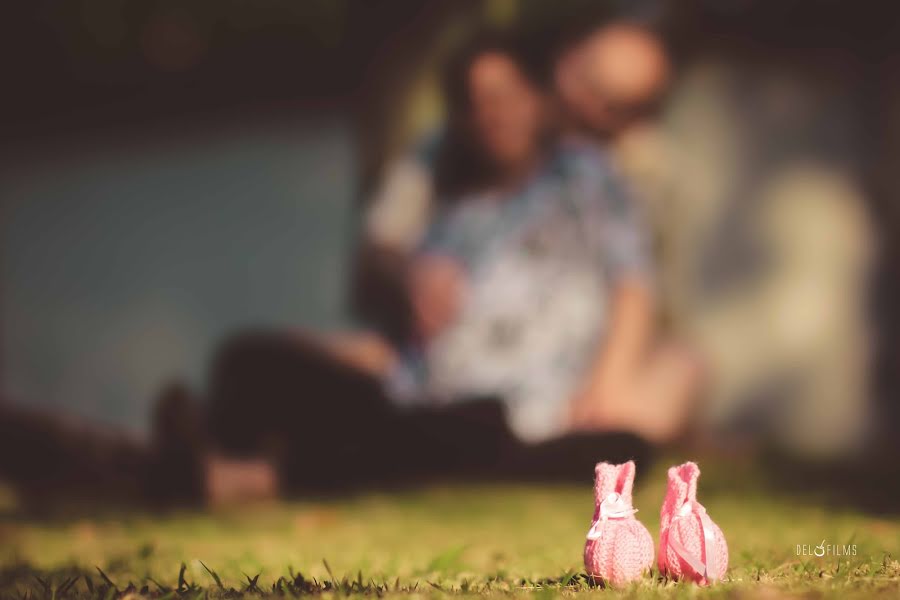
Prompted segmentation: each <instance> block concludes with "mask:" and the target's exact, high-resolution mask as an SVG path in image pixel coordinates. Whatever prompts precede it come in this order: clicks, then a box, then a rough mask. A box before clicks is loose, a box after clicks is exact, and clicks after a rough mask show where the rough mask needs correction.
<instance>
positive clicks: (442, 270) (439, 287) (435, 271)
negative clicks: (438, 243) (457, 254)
mask: <svg viewBox="0 0 900 600" xmlns="http://www.w3.org/2000/svg"><path fill="white" fill-rule="evenodd" d="M465 279H466V278H465V273H464V272H463V269H462V266H461V265H460V264H459V263H458V262H457V261H455V260H454V259H452V258H450V257H448V256H440V255H427V256H423V257H421V258H418V259H416V261H415V262H414V263H413V265H412V267H411V269H410V273H409V297H410V304H411V306H412V310H413V318H414V320H415V324H416V332H417V333H418V334H419V336H420V337H421V338H422V339H423V340H426V341H427V340H430V339H433V338H434V337H435V336H437V335H438V334H439V333H440V332H441V331H443V330H444V329H445V328H446V327H447V326H448V325H450V324H451V323H452V322H453V321H454V319H456V317H457V316H458V314H459V310H460V308H461V306H462V298H463V294H464V292H465V283H466V281H465Z"/></svg>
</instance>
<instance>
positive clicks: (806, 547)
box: [797, 540, 856, 558]
mask: <svg viewBox="0 0 900 600" xmlns="http://www.w3.org/2000/svg"><path fill="white" fill-rule="evenodd" d="M797 556H816V557H819V558H822V557H823V556H856V544H826V543H825V540H822V543H821V544H819V545H818V546H813V545H811V544H797Z"/></svg>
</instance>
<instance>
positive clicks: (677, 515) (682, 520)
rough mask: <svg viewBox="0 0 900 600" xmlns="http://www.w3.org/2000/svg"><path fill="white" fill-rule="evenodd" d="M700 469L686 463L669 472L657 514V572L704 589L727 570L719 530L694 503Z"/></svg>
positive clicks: (724, 546)
mask: <svg viewBox="0 0 900 600" xmlns="http://www.w3.org/2000/svg"><path fill="white" fill-rule="evenodd" d="M699 478H700V468H699V467H698V466H697V465H696V464H695V463H692V462H686V463H684V464H683V465H679V466H677V467H671V468H670V469H669V485H668V489H667V491H666V499H665V501H664V502H663V506H662V510H661V511H660V527H659V572H660V573H662V574H664V575H667V576H669V577H672V578H673V579H685V580H689V581H694V582H696V583H699V584H701V585H708V584H710V583H713V582H715V581H716V580H719V579H721V578H722V577H724V576H725V571H727V570H728V544H727V543H726V542H725V536H724V535H723V534H722V530H721V529H719V526H718V525H716V524H715V523H713V521H712V519H710V518H709V515H707V514H706V509H705V508H704V507H703V505H702V504H700V503H699V502H697V480H698V479H699Z"/></svg>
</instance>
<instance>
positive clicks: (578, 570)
mask: <svg viewBox="0 0 900 600" xmlns="http://www.w3.org/2000/svg"><path fill="white" fill-rule="evenodd" d="M701 467H703V465H702V464H701ZM664 474H665V465H664V464H659V465H658V466H657V467H655V468H654V469H653V470H652V472H651V473H648V474H647V477H645V478H644V479H643V480H642V481H640V482H639V483H640V485H639V487H638V489H637V491H636V496H635V505H636V507H637V508H638V509H640V512H639V513H638V517H639V518H640V519H641V520H642V521H643V522H644V523H645V524H646V525H647V527H648V528H649V529H650V531H651V532H652V533H653V534H654V537H656V534H657V529H658V524H659V505H660V503H661V500H662V497H663V492H664V489H665V477H664ZM589 479H590V473H589V474H587V477H586V481H585V483H584V485H582V486H572V485H568V486H506V485H505V486H466V487H429V488H426V489H421V490H411V491H405V492H395V493H390V494H387V493H373V494H366V495H361V496H356V497H351V498H342V499H331V500H315V501H312V500H310V501H297V502H292V503H282V504H272V505H266V506H255V507H244V508H234V509H228V510H219V511H216V512H213V513H196V512H179V513H172V514H168V515H165V516H159V515H149V514H146V513H133V512H111V511H107V512H105V513H103V514H99V513H97V512H96V511H94V512H93V514H91V516H89V517H87V516H84V514H87V513H82V514H81V515H80V516H73V515H71V514H70V515H68V516H56V517H53V518H43V519H34V518H26V517H23V516H21V515H20V513H19V511H17V509H15V508H8V509H7V510H6V512H5V513H4V514H3V516H2V517H0V597H3V598H7V597H12V598H24V597H28V598H41V597H47V598H51V597H56V598H70V597H71V598H76V597H79V598H80V597H85V598H111V597H114V596H115V595H116V594H117V592H118V595H119V596H129V595H131V596H135V597H138V596H140V595H146V596H154V597H169V598H175V597H188V598H194V597H204V596H206V595H208V596H209V597H220V596H221V597H225V596H237V595H239V594H240V593H245V594H248V595H249V594H257V593H259V594H263V593H266V594H271V593H273V592H274V593H278V594H283V595H286V596H291V595H296V596H299V595H304V594H320V593H321V594H325V595H329V596H335V595H357V594H367V595H378V596H391V595H403V596H420V597H421V596H429V597H437V596H441V595H447V594H452V595H509V594H513V595H526V594H536V595H539V596H541V597H543V596H548V595H555V594H557V593H560V594H563V595H568V596H573V595H588V594H590V595H595V594H597V595H599V594H603V595H604V597H634V598H669V597H691V598H704V597H720V596H721V597H745V596H746V597H758V596H764V597H769V598H779V597H792V596H803V597H820V596H821V597H835V598H845V597H859V598H870V597H878V596H881V597H897V596H900V562H898V560H897V559H896V558H895V557H900V520H898V519H897V518H896V517H890V516H889V517H885V516H881V517H879V516H872V515H865V514H862V513H860V512H857V511H854V510H853V509H851V508H847V507H843V508H841V507H833V506H832V507H828V506H826V505H825V504H824V503H823V502H822V501H820V500H818V499H817V498H816V497H815V496H814V495H809V496H805V497H788V496H786V495H782V494H777V493H773V492H767V491H763V489H762V487H763V486H761V485H759V484H756V485H754V484H752V483H750V482H749V481H752V479H750V480H748V478H747V476H746V473H745V472H743V471H741V469H738V468H735V469H730V468H721V469H719V470H718V471H715V470H714V469H712V468H710V469H707V471H706V472H705V473H704V475H703V476H702V477H701V479H700V494H699V497H700V500H701V502H703V503H704V504H705V505H706V507H707V509H708V511H709V514H710V515H711V516H712V517H713V518H714V519H715V520H716V521H717V522H718V523H719V524H720V526H721V527H722V529H723V531H724V532H725V534H726V536H727V537H728V542H729V545H730V550H731V563H730V565H731V566H730V570H729V575H728V578H727V579H726V580H725V581H723V582H721V583H719V584H718V585H716V586H714V587H713V588H710V589H700V588H697V587H696V586H693V585H691V584H680V583H675V582H667V581H664V580H662V579H660V578H658V577H657V576H656V574H655V573H654V574H653V575H652V576H647V577H646V578H645V579H644V580H642V581H640V582H638V583H635V584H633V585H632V586H630V587H628V588H625V589H621V590H608V589H603V588H598V587H593V586H590V585H588V583H587V581H586V580H585V578H584V577H583V575H582V570H583V567H582V563H581V552H582V547H583V543H584V534H585V532H586V530H587V528H588V526H589V525H590V517H591V512H592V508H593V504H592V502H593V500H592V496H591V494H592V491H591V485H590V481H589ZM823 540H825V542H826V543H827V544H842V545H843V544H855V547H856V555H855V556H841V557H835V556H825V557H822V558H817V557H815V556H798V554H797V546H798V544H801V545H804V544H805V545H807V546H808V547H809V549H810V550H811V549H812V548H813V547H814V546H816V545H818V544H819V543H821V542H822V541H823ZM201 561H202V562H201ZM182 565H184V568H183V570H182Z"/></svg>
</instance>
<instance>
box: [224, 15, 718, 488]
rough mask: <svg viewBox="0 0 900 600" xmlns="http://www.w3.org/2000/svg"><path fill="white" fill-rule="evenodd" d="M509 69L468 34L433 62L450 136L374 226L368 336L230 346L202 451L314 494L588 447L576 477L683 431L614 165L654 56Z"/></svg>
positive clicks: (649, 278)
mask: <svg viewBox="0 0 900 600" xmlns="http://www.w3.org/2000/svg"><path fill="white" fill-rule="evenodd" d="M524 54H525V53H524V52H523V51H522V48H521V47H520V46H519V44H518V43H517V42H516V40H515V39H514V38H511V37H508V36H506V35H503V34H498V33H482V34H479V35H478V36H475V37H473V38H472V39H471V40H469V42H468V43H467V44H465V45H464V46H463V47H461V48H460V49H459V50H458V51H457V52H456V53H455V54H454V55H453V56H452V58H451V60H450V61H448V63H447V65H446V68H445V72H444V81H443V84H444V88H443V93H444V99H445V104H446V121H445V124H444V126H443V127H442V128H441V129H440V130H439V131H438V132H436V133H434V134H432V135H429V136H426V138H425V139H423V140H422V141H421V142H420V143H419V144H417V145H416V146H415V148H414V149H413V150H412V151H410V152H409V153H408V155H407V156H405V157H403V158H402V159H400V160H398V161H396V162H394V163H393V164H391V165H389V166H388V168H387V169H386V170H385V175H384V177H383V178H382V181H381V183H380V184H379V186H378V187H377V190H376V193H375V194H374V195H373V198H372V200H371V202H370V203H369V205H368V207H367V212H366V215H365V218H364V236H363V237H364V239H363V241H362V244H361V248H362V252H361V260H360V266H359V275H360V276H359V277H358V280H359V281H360V282H361V284H360V286H359V290H360V294H358V296H359V297H361V298H362V300H361V301H360V302H359V303H358V304H359V305H360V307H361V312H362V313H363V314H364V316H366V317H367V318H368V322H369V323H371V324H372V329H371V330H370V331H367V332H363V333H358V332H353V333H342V334H335V335H324V336H319V335H316V336H309V335H304V336H302V337H300V336H281V337H280V338H279V339H277V340H276V339H273V338H272V337H269V336H265V335H255V336H254V335H244V336H240V337H239V338H236V339H235V340H232V342H231V343H230V344H228V345H227V346H226V347H225V348H224V349H223V350H222V352H221V353H220V355H219V357H218V359H217V361H216V364H215V366H214V370H213V373H212V382H211V389H210V407H209V408H210V419H211V429H212V434H213V438H214V441H215V443H217V444H219V445H220V446H221V447H223V448H225V449H231V450H236V451H245V452H260V451H263V452H275V453H276V455H277V456H279V457H280V458H279V462H280V464H281V466H282V470H284V469H287V470H288V471H290V470H291V468H289V467H286V464H288V463H290V464H293V470H294V472H296V473H302V475H298V477H300V478H301V479H304V480H306V481H311V480H316V481H321V482H322V483H323V484H325V483H334V482H331V481H330V480H329V477H335V478H340V477H346V476H350V477H359V476H360V475H362V474H363V473H364V472H367V473H366V474H365V475H363V477H364V479H365V478H366V477H370V478H371V479H372V480H373V481H375V480H377V481H381V480H384V479H385V474H386V469H388V470H389V469H390V468H393V469H394V470H396V471H397V474H398V475H401V474H400V472H401V471H404V469H403V468H400V466H399V465H401V464H403V465H408V466H409V467H410V472H412V473H413V474H427V472H428V471H429V469H433V470H436V471H448V470H449V471H453V470H454V469H457V470H460V471H473V470H474V471H482V472H484V473H485V474H490V475H492V476H493V475H496V473H497V472H498V471H505V472H508V473H513V472H515V471H517V470H520V471H528V470H529V469H536V468H537V466H536V465H537V464H538V462H539V460H538V458H537V457H538V454H536V453H539V454H540V456H541V457H550V456H553V455H554V454H553V450H552V448H554V447H558V446H554V444H558V441H559V440H565V439H567V438H568V439H574V438H578V439H580V440H591V442H590V444H589V447H590V450H588V451H587V454H588V455H589V459H588V460H589V461H595V460H598V459H600V458H606V459H613V458H615V459H618V458H627V457H631V456H634V455H635V454H636V453H639V450H636V447H635V446H634V443H633V442H626V441H625V440H641V441H642V442H640V443H644V442H649V443H650V444H659V443H664V442H667V441H670V440H672V439H674V438H675V437H676V436H678V435H679V434H680V433H682V432H683V430H684V428H685V426H686V424H687V422H688V418H689V415H690V413H691V407H692V401H693V399H694V398H695V397H696V392H697V388H698V385H699V383H700V376H701V370H700V368H699V365H698V362H697V361H696V360H695V359H694V357H693V355H692V354H691V353H690V352H689V351H688V350H687V349H685V348H683V347H680V346H679V345H678V344H675V343H673V342H671V341H667V340H664V339H662V336H661V335H660V334H659V332H658V329H657V325H656V323H657V320H656V318H655V306H656V304H657V302H656V298H655V297H654V285H653V259H652V248H651V247H650V246H651V243H650V239H649V237H650V236H649V235H648V232H647V231H646V230H645V227H644V225H643V224H642V221H641V218H640V212H641V207H640V206H639V205H638V204H637V203H636V199H635V198H633V197H632V195H631V194H630V193H629V187H630V186H629V183H628V182H627V181H624V180H623V177H622V175H621V174H620V173H619V171H617V169H616V167H615V165H614V160H613V158H612V156H611V153H610V152H609V151H608V149H607V145H608V143H609V142H610V141H611V140H612V139H613V138H615V136H617V135H620V134H621V133H622V132H623V131H625V130H626V129H627V128H628V127H630V126H631V125H632V124H634V123H635V122H637V121H639V120H640V119H641V118H644V117H645V116H646V115H647V114H648V113H649V111H650V109H652V107H653V105H654V103H655V102H656V101H657V99H658V98H659V97H660V95H661V94H662V92H663V90H664V88H665V84H666V81H667V78H668V74H669V73H668V71H669V65H668V61H667V57H666V53H665V51H664V49H663V46H662V44H661V43H660V41H659V39H658V38H657V37H656V36H655V35H654V34H653V33H652V32H650V31H648V30H646V29H644V28H641V27H638V26H635V25H630V24H613V25H608V26H606V27H603V28H601V29H599V30H596V31H593V32H591V33H590V34H588V35H584V36H581V37H579V38H578V39H575V40H571V41H570V42H569V43H568V44H567V45H566V46H565V47H563V48H562V49H561V50H560V51H559V52H558V54H557V55H556V57H555V59H554V61H553V62H552V66H551V67H550V69H549V70H548V71H549V73H544V74H543V76H541V75H538V74H536V73H535V68H534V66H533V65H530V64H529V63H528V62H527V61H526V60H525V59H524V58H523V56H524ZM248 432H253V433H252V434H251V433H248ZM591 444H592V445H591ZM599 448H605V449H601V450H598V449H599ZM597 452H601V453H606V454H607V455H606V456H600V455H599V454H597ZM325 455H327V459H326V460H324V461H317V457H322V456H325ZM317 462H318V463H319V464H320V466H322V469H321V470H323V472H319V473H318V474H315V473H316V472H317V471H318V470H320V469H319V467H317V466H316V465H317ZM551 462H552V461H551ZM386 463H387V464H390V465H392V467H390V468H388V467H387V466H386ZM590 464H592V463H590ZM416 465H418V467H416ZM335 466H338V467H339V471H341V472H339V473H334V472H329V470H330V471H333V470H334V469H333V468H332V467H335ZM349 467H357V469H355V472H354V474H351V475H347V474H346V468H349ZM548 468H550V469H552V468H553V467H548ZM556 468H557V469H562V468H563V467H561V466H557V467H556ZM405 474H409V472H407V473H405ZM535 474H536V475H537V473H535ZM388 475H389V474H388ZM323 478H324V479H323ZM388 478H389V477H388Z"/></svg>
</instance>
